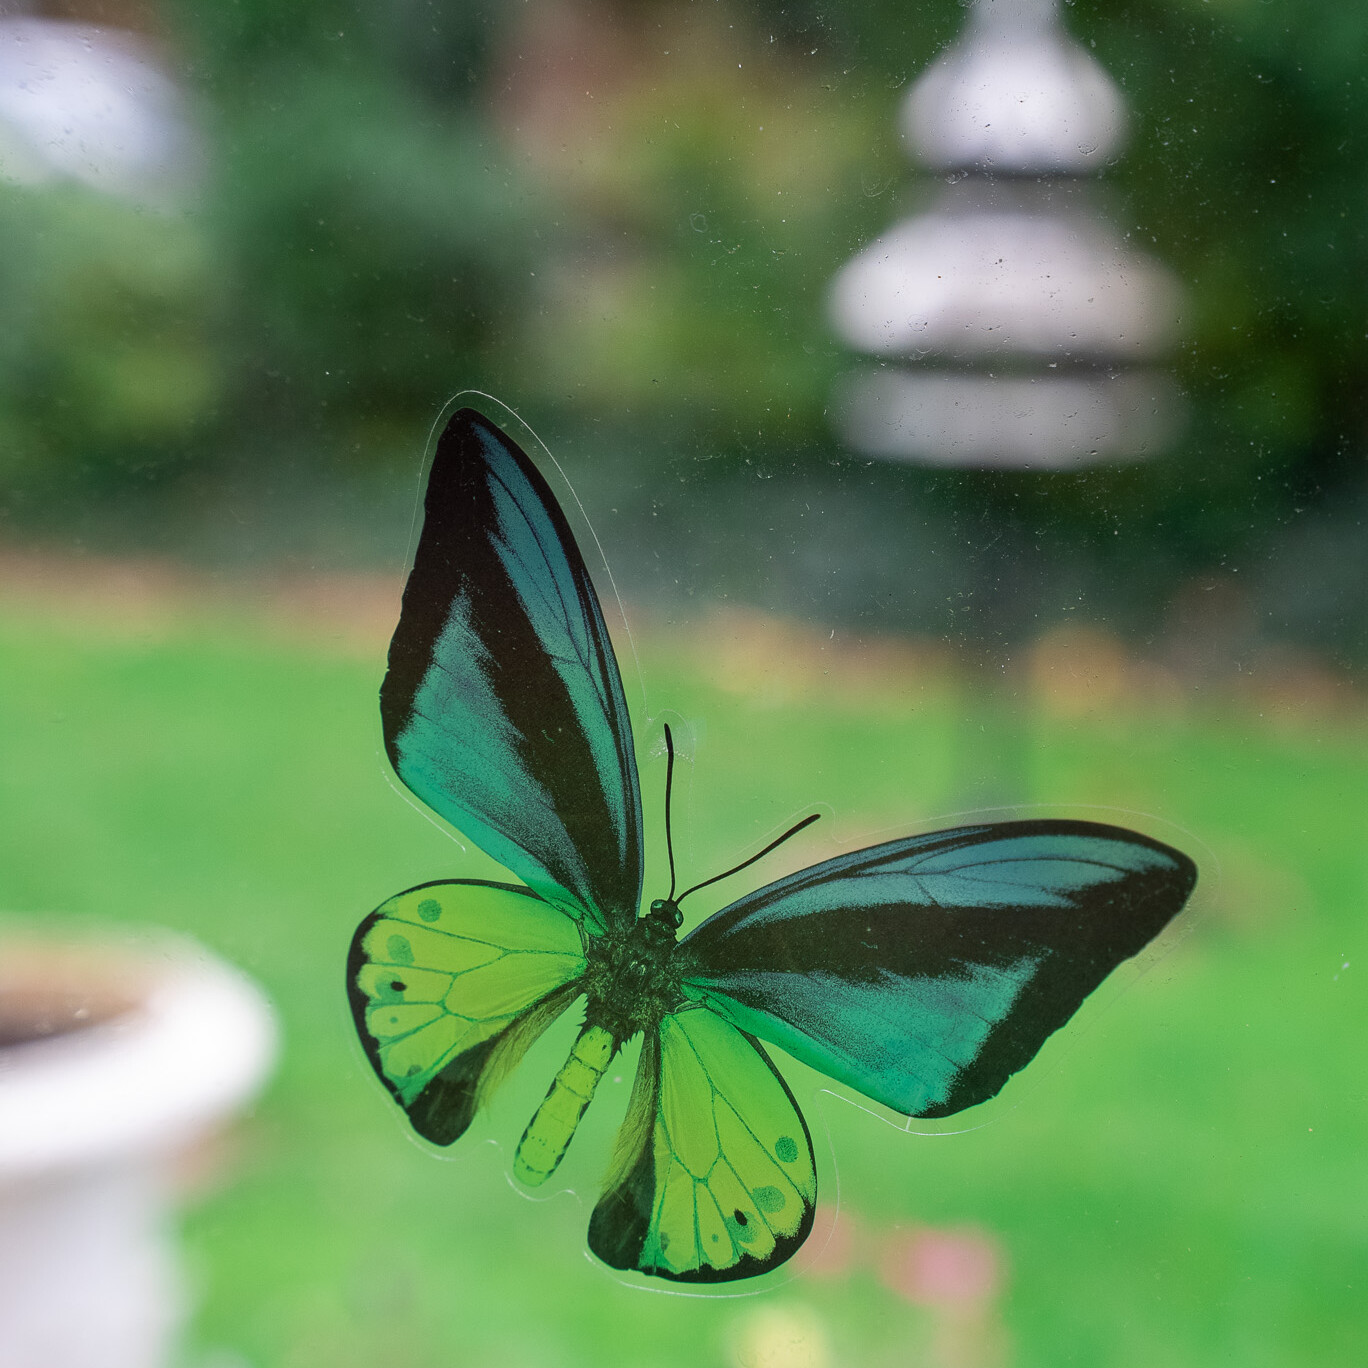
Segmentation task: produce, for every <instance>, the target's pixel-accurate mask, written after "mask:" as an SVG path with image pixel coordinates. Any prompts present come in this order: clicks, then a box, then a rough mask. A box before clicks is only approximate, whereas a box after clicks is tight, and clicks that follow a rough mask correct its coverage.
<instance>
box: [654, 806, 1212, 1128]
mask: <svg viewBox="0 0 1368 1368" xmlns="http://www.w3.org/2000/svg"><path fill="white" fill-rule="evenodd" d="M1195 879H1196V869H1195V867H1194V866H1193V864H1192V862H1191V861H1190V860H1189V859H1188V858H1187V857H1186V856H1184V855H1182V854H1180V853H1179V852H1178V851H1176V850H1171V849H1170V848H1169V847H1167V846H1165V845H1161V844H1160V843H1159V842H1157V841H1152V840H1150V839H1149V838H1148V837H1145V836H1140V835H1138V834H1136V833H1135V832H1131V831H1125V830H1122V829H1121V828H1119V827H1109V826H1102V825H1098V824H1094V823H1086V822H1062V821H1035V822H1008V823H1001V824H997V825H992V826H988V825H985V826H977V827H963V828H959V829H957V830H951V831H940V832H934V833H932V834H930V835H928V836H917V837H912V838H910V839H908V840H905V841H892V842H889V843H888V844H886V845H881V846H874V847H871V848H870V849H867V850H861V851H857V852H855V853H854V854H851V855H844V856H841V857H839V858H838V859H834V860H829V861H827V862H825V863H824V864H819V865H814V866H813V867H812V868H810V869H805V870H802V871H800V872H799V873H797V874H794V875H791V876H790V877H789V878H786V879H781V880H779V881H778V882H777V883H773V884H770V885H769V886H768V887H765V888H762V889H760V890H758V891H757V892H755V893H752V894H750V895H749V896H748V897H745V898H742V899H740V900H739V901H737V902H735V903H733V904H732V905H731V906H730V907H728V908H725V909H723V910H722V911H721V912H719V913H717V915H716V916H714V917H711V918H710V919H709V920H708V921H706V922H704V923H703V925H702V926H700V927H698V928H697V930H695V931H694V932H693V933H691V934H690V935H689V936H688V937H686V939H685V941H684V944H683V945H682V946H681V954H682V955H684V957H685V960H686V963H687V965H688V970H687V975H688V976H687V977H686V979H685V983H684V988H685V992H686V993H688V994H689V995H690V996H691V997H693V998H695V999H696V1000H698V1001H700V1002H702V1003H705V1004H706V1005H707V1006H709V1007H711V1008H712V1009H713V1010H714V1011H715V1012H718V1013H720V1014H721V1015H722V1016H723V1017H725V1018H726V1019H727V1020H728V1021H730V1022H732V1023H733V1024H735V1025H736V1026H738V1027H740V1028H741V1029H743V1030H745V1031H749V1032H752V1033H753V1034H755V1035H757V1036H760V1037H761V1038H762V1039H764V1040H768V1041H769V1042H771V1043H772V1044H775V1045H778V1046H779V1047H780V1048H781V1049H783V1050H785V1051H787V1052H788V1053H789V1054H791V1055H793V1056H794V1057H795V1058H797V1059H800V1060H802V1061H803V1062H804V1063H806V1064H810V1065H812V1066H813V1067H814V1068H816V1069H820V1070H821V1071H822V1072H823V1073H825V1074H827V1075H829V1076H830V1077H832V1078H834V1079H837V1080H838V1081H840V1082H842V1083H846V1084H848V1085H849V1086H851V1087H852V1088H856V1089H858V1090H859V1091H860V1092H862V1093H864V1094H865V1095H866V1096H868V1097H871V1098H873V1099H874V1100H875V1101H878V1102H882V1103H884V1104H885V1105H887V1106H889V1107H892V1108H893V1109H894V1110H896V1111H899V1112H902V1113H904V1114H905V1115H910V1116H927V1117H934V1116H946V1115H949V1114H951V1113H952V1112H956V1111H960V1110H962V1109H963V1108H965V1107H970V1106H973V1105H975V1104H976V1103H979V1102H983V1101H985V1100H986V1099H988V1098H990V1097H992V1096H994V1095H995V1094H996V1093H997V1092H998V1091H999V1090H1000V1089H1001V1087H1002V1086H1003V1084H1004V1083H1005V1082H1006V1081H1007V1079H1008V1078H1009V1077H1010V1076H1011V1075H1012V1074H1013V1073H1015V1072H1016V1071H1017V1070H1018V1069H1020V1068H1022V1067H1023V1066H1024V1065H1026V1064H1027V1063H1028V1062H1029V1061H1030V1060H1031V1059H1032V1058H1033V1057H1034V1055H1035V1054H1036V1052H1037V1051H1038V1050H1039V1049H1040V1047H1041V1045H1042V1044H1044V1042H1045V1040H1046V1038H1047V1037H1048V1036H1049V1035H1050V1034H1051V1033H1052V1032H1054V1031H1055V1030H1057V1029H1058V1028H1059V1027H1060V1026H1062V1025H1063V1024H1064V1023H1065V1022H1066V1021H1067V1020H1068V1019H1069V1017H1071V1016H1072V1015H1073V1014H1074V1012H1075V1011H1077V1009H1078V1008H1079V1006H1080V1005H1081V1004H1082V1002H1083V1000H1084V998H1086V997H1087V996H1088V994H1089V993H1091V992H1092V991H1093V989H1094V988H1096V987H1097V985H1098V984H1099V983H1101V981H1102V980H1103V979H1104V978H1105V977H1106V976H1107V975H1108V974H1109V973H1110V972H1111V971H1112V970H1113V969H1114V968H1115V967H1116V966H1117V965H1118V964H1120V963H1121V962H1122V961H1123V960H1125V959H1127V958H1129V957H1130V956H1132V955H1134V954H1136V953H1137V952H1138V951H1139V950H1141V949H1142V948H1143V947H1144V946H1145V945H1147V944H1148V943H1149V942H1150V940H1152V939H1153V938H1154V937H1155V936H1156V935H1157V934H1158V933H1159V932H1160V931H1161V930H1162V929H1163V928H1164V927H1165V926H1166V925H1167V924H1168V922H1169V921H1170V920H1171V919H1172V918H1173V917H1174V916H1175V915H1176V914H1177V912H1178V911H1179V909H1180V908H1181V907H1182V906H1183V904H1184V902H1185V901H1186V900H1187V897H1188V894H1189V893H1190V892H1191V890H1192V886H1193V883H1194V881H1195Z"/></svg>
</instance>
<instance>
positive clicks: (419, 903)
mask: <svg viewBox="0 0 1368 1368" xmlns="http://www.w3.org/2000/svg"><path fill="white" fill-rule="evenodd" d="M583 971H584V953H583V940H582V938H581V935H580V930H579V927H578V925H577V924H576V923H575V922H574V921H573V920H572V919H571V918H570V917H569V916H567V915H566V914H565V913H564V912H561V911H560V910H559V909H557V908H555V907H552V906H551V904H550V903H547V902H543V901H542V900H541V899H540V898H538V897H536V896H535V895H533V894H531V893H529V892H528V891H527V890H526V889H521V888H516V887H514V886H513V885H510V884H491V883H482V882H474V881H464V880H455V881H451V882H445V883H434V884H425V885H424V886H422V887H420V888H413V889H410V890H409V891H408V892H407V893H400V894H399V895H398V896H397V897H394V898H391V899H390V900H389V901H388V902H386V903H384V904H382V905H381V906H380V907H379V908H377V909H376V911H375V912H373V913H372V914H371V915H370V916H369V917H367V918H366V920H365V921H363V922H362V923H361V925H360V926H359V927H358V928H357V932H356V936H355V938H354V939H353V941H352V948H351V957H350V960H349V962H348V971H347V982H348V988H349V995H350V998H351V1006H352V1015H353V1018H354V1019H355V1022H356V1030H357V1033H358V1034H359V1035H360V1037H361V1043H362V1045H363V1046H364V1047H365V1051H366V1057H367V1058H368V1059H369V1060H370V1062H371V1066H372V1067H373V1068H374V1069H375V1072H376V1073H377V1074H378V1075H379V1076H380V1078H381V1080H382V1081H383V1082H384V1084H385V1086H386V1087H387V1088H388V1089H389V1090H390V1092H391V1093H392V1094H393V1095H394V1098H395V1100H396V1101H397V1102H398V1103H399V1105H400V1106H401V1107H403V1109H404V1111H405V1113H406V1114H407V1115H408V1118H409V1120H410V1122H411V1123H412V1124H413V1127H414V1129H415V1130H417V1131H418V1133H419V1134H420V1135H422V1136H424V1137H425V1138H426V1139H429V1140H432V1141H434V1142H435V1143H437V1144H442V1145H447V1144H450V1143H451V1142H452V1141H453V1140H456V1139H457V1138H458V1137H459V1136H460V1135H462V1134H463V1133H464V1132H465V1130H466V1128H467V1127H468V1126H469V1125H470V1122H471V1119H472V1118H473V1116H474V1113H475V1110H476V1107H477V1106H478V1105H479V1103H480V1101H481V1100H482V1099H483V1098H484V1097H485V1096H486V1095H487V1094H488V1092H489V1090H490V1088H491V1086H492V1085H493V1084H494V1083H495V1082H497V1081H498V1079H499V1078H500V1077H502V1075H503V1074H504V1073H506V1072H507V1070H508V1069H509V1068H511V1067H512V1065H513V1064H514V1063H516V1062H517V1059H518V1058H520V1057H521V1055H522V1053H523V1052H524V1051H525V1050H526V1049H527V1048H528V1046H530V1045H531V1044H532V1042H533V1041H534V1040H535V1039H536V1038H537V1036H538V1035H539V1034H540V1033H541V1032H542V1031H543V1030H544V1029H545V1028H546V1027H547V1026H549V1025H550V1024H551V1022H552V1021H554V1020H555V1018H556V1017H557V1016H558V1015H559V1014H560V1013H561V1012H562V1011H563V1010H564V1009H565V1008H566V1007H567V1006H569V1004H570V1003H571V1002H572V1001H573V1000H574V998H575V997H576V996H577V994H578V991H579V989H578V979H579V977H580V975H581V974H582V973H583Z"/></svg>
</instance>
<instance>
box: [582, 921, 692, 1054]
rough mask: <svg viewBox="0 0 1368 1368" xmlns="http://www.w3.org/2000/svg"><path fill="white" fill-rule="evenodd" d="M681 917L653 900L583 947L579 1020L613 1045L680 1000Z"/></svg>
mask: <svg viewBox="0 0 1368 1368" xmlns="http://www.w3.org/2000/svg"><path fill="white" fill-rule="evenodd" d="M682 921H683V914H682V913H681V912H680V910H679V907H678V906H677V905H676V904H675V903H674V902H672V901H669V900H667V899H664V898H659V899H656V900H655V901H654V902H653V903H652V904H651V908H650V910H649V911H648V912H646V913H645V914H644V915H643V916H640V917H637V918H636V920H635V921H633V922H630V923H628V924H627V925H626V926H625V927H613V928H611V929H610V930H609V931H608V932H607V933H606V934H605V935H603V936H599V937H594V938H593V939H591V940H590V941H589V944H588V946H587V947H586V953H585V959H586V967H585V974H584V994H585V1007H584V1019H585V1021H586V1022H587V1023H589V1024H591V1025H598V1026H602V1027H603V1028H604V1029H605V1030H607V1031H608V1032H610V1033H611V1035H612V1036H613V1038H614V1040H615V1041H616V1042H617V1045H618V1046H621V1045H623V1044H625V1043H626V1042H627V1041H628V1040H630V1039H631V1038H632V1037H633V1036H636V1035H640V1034H641V1032H643V1031H649V1030H653V1029H654V1028H655V1027H657V1026H659V1024H660V1022H661V1020H662V1019H663V1018H664V1017H665V1016H666V1015H668V1014H669V1013H670V1012H673V1011H676V1010H677V1009H678V1008H679V1007H680V1005H681V1004H682V1003H683V1002H684V1000H685V997H684V991H683V987H682V975H681V970H680V961H679V959H678V956H677V955H676V950H677V949H678V940H677V933H678V930H679V927H680V924H681V923H682Z"/></svg>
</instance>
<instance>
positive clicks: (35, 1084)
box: [0, 936, 275, 1368]
mask: <svg viewBox="0 0 1368 1368" xmlns="http://www.w3.org/2000/svg"><path fill="white" fill-rule="evenodd" d="M274 1053H275V1026H274V1020H273V1017H272V1014H271V1009H270V1007H269V1006H268V1005H267V1003H266V1000H265V998H264V997H263V996H262V995H261V993H260V992H259V990H258V989H256V988H255V987H254V986H253V985H252V984H251V983H250V982H249V981H248V980H247V979H246V978H244V977H243V976H242V975H241V974H239V973H238V972H237V971H236V970H234V969H232V968H230V967H229V966H228V965H226V964H224V963H222V962H221V961H218V960H215V959H213V958H211V957H210V956H208V955H207V954H205V953H204V952H203V951H202V950H199V949H198V948H197V947H195V946H193V945H192V944H189V943H187V942H184V941H166V942H159V943H155V944H153V945H152V946H151V947H150V948H145V949H142V950H140V951H139V952H138V953H136V954H134V953H130V952H128V951H125V950H122V949H118V950H116V949H112V948H110V947H107V946H104V947H101V946H97V945H93V944H91V943H88V942H86V943H68V944H65V945H55V944H53V943H51V942H44V941H40V940H37V939H35V938H32V937H24V938H20V937H17V936H5V937H0V1366H2V1368H162V1366H163V1365H164V1364H166V1363H167V1362H168V1361H169V1359H170V1356H171V1354H172V1352H173V1350H174V1346H175V1342H176V1339H177V1335H178V1331H179V1329H180V1326H181V1322H182V1320H183V1318H184V1314H185V1310H186V1306H187V1298H186V1294H185V1289H184V1285H183V1280H182V1277H181V1272H180V1266H179V1261H178V1258H177V1253H176V1246H175V1241H174V1236H173V1231H172V1227H171V1219H170V1218H171V1205H172V1200H173V1195H174V1194H173V1191H172V1183H171V1181H170V1175H171V1168H172V1166H173V1162H174V1160H175V1159H176V1157H177V1155H178V1154H180V1153H183V1152H184V1150H185V1149H186V1148H187V1147H188V1146H189V1145H191V1144H192V1143H193V1142H195V1141H196V1140H197V1139H199V1138H201V1137H202V1136H203V1135H204V1134H205V1132H206V1131H207V1130H209V1129H210V1128H212V1127H213V1126H214V1125H215V1124H216V1123H217V1122H220V1121H222V1120H223V1119H224V1118H225V1117H226V1116H227V1115H228V1114H229V1113H231V1112H232V1111H233V1110H234V1109H235V1108H237V1107H238V1106H240V1105H241V1104H242V1103H243V1102H245V1101H246V1100H247V1099H248V1098H249V1097H250V1096H251V1095H252V1094H253V1093H254V1092H255V1091H256V1089H257V1088H258V1087H259V1086H260V1084H261V1082H262V1080H263V1079H264V1078H265V1076H266V1074H267V1072H268V1071H269V1068H270V1064H271V1061H272V1058H273V1056H274Z"/></svg>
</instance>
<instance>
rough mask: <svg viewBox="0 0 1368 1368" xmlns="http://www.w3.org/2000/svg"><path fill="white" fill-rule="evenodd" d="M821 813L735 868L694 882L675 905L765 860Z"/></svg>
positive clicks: (677, 899) (808, 818)
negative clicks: (710, 885) (700, 881)
mask: <svg viewBox="0 0 1368 1368" xmlns="http://www.w3.org/2000/svg"><path fill="white" fill-rule="evenodd" d="M821 815H822V814H821V813H820V812H814V813H812V814H811V815H810V816H808V817H804V818H803V820H802V821H801V822H797V823H795V824H794V825H793V826H791V827H789V829H788V830H787V831H786V832H784V834H783V835H782V836H780V837H779V839H778V840H776V841H771V842H770V843H769V845H767V846H766V847H765V848H764V850H762V851H760V852H759V853H758V854H756V855H752V856H751V857H750V859H749V860H742V861H741V863H740V864H739V865H737V866H736V867H735V868H734V869H729V870H727V872H726V873H725V874H714V875H713V877H712V878H711V879H704V880H703V882H702V883H697V884H694V886H693V887H692V888H687V889H685V890H684V892H683V893H681V894H680V895H679V897H677V898H675V899H674V903H675V906H676V907H678V906H679V904H680V903H682V902H683V901H684V899H685V898H687V897H688V896H689V894H690V893H697V892H698V890H699V889H700V888H707V886H708V885H709V884H715V883H718V882H719V881H720V880H722V879H730V878H731V876H732V875H733V874H739V873H740V872H741V871H742V870H743V869H746V868H748V867H749V866H750V865H753V864H754V863H755V862H756V860H763V859H764V858H765V856H766V855H768V854H769V853H770V851H771V850H774V849H775V848H776V847H778V846H781V845H783V844H784V842H785V841H787V840H788V838H789V837H790V836H796V835H797V834H798V833H799V832H800V831H802V829H803V828H804V827H810V826H811V825H812V824H813V822H815V821H816V820H817V819H818V818H819V817H820V816H821Z"/></svg>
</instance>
